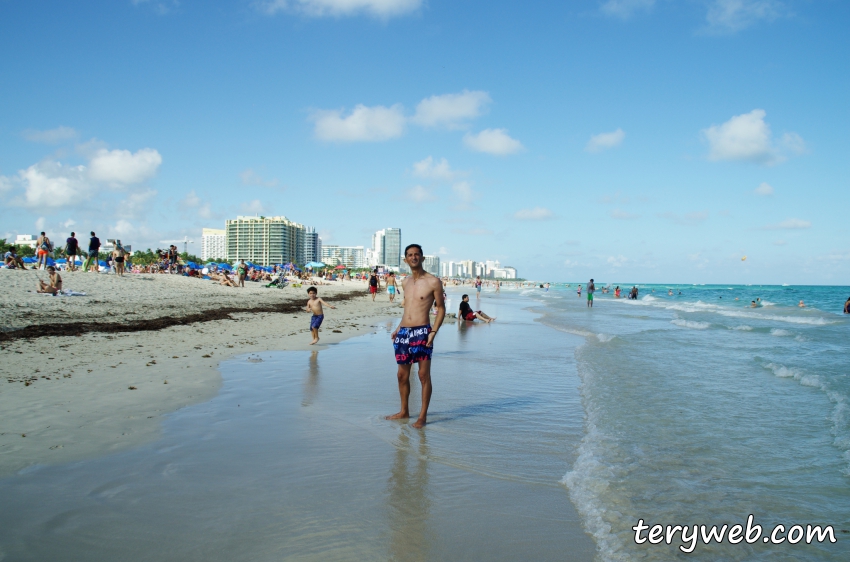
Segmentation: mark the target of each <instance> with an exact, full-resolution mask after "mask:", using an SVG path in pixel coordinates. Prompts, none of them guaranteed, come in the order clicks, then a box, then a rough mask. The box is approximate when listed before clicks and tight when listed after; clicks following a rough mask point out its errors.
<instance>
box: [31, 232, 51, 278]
mask: <svg viewBox="0 0 850 562" xmlns="http://www.w3.org/2000/svg"><path fill="white" fill-rule="evenodd" d="M38 238H39V240H41V242H39V243H38V251H37V252H36V254H37V256H38V261H37V262H36V264H35V268H36V269H46V268H47V258H48V257H50V252H52V251H53V244H52V243H51V242H50V238H48V237H47V236H45V234H44V233H43V232H42V233H41V236H39V237H38Z"/></svg>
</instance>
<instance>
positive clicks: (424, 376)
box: [407, 359, 431, 429]
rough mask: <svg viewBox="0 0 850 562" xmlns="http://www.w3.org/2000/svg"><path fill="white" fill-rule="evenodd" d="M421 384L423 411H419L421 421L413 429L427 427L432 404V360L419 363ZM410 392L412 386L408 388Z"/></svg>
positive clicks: (417, 421) (415, 423)
mask: <svg viewBox="0 0 850 562" xmlns="http://www.w3.org/2000/svg"><path fill="white" fill-rule="evenodd" d="M418 370H419V382H421V383H422V409H421V410H419V419H417V420H416V421H415V422H414V423H413V427H415V428H416V429H420V428H422V427H424V426H425V423H427V418H428V404H430V403H431V360H430V359H429V360H428V361H420V362H419V369H418ZM407 389H408V392H410V385H409V384H408V386H407Z"/></svg>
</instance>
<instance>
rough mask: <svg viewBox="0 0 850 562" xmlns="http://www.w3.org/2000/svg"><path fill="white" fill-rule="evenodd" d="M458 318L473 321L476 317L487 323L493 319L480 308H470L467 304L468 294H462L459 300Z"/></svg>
mask: <svg viewBox="0 0 850 562" xmlns="http://www.w3.org/2000/svg"><path fill="white" fill-rule="evenodd" d="M457 315H458V318H462V319H463V320H468V321H470V322H473V321H474V320H475V319H476V318H478V319H479V320H483V321H484V322H487V323H488V324H489V323H490V322H492V321H493V320H495V318H493V317H492V316H487V315H486V314H484V313H483V312H481V311H480V310H472V307H471V306H469V295H463V296H462V297H461V301H460V308H458V312H457Z"/></svg>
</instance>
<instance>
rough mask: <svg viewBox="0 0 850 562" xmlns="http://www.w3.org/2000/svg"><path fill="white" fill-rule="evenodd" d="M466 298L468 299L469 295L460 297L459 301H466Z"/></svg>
mask: <svg viewBox="0 0 850 562" xmlns="http://www.w3.org/2000/svg"><path fill="white" fill-rule="evenodd" d="M468 298H469V295H463V296H462V297H460V300H463V299H468Z"/></svg>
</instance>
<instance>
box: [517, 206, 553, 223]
mask: <svg viewBox="0 0 850 562" xmlns="http://www.w3.org/2000/svg"><path fill="white" fill-rule="evenodd" d="M553 216H554V215H553V214H552V211H550V210H549V209H546V208H545V207H534V208H533V209H521V210H519V211H517V212H516V213H514V218H515V219H518V220H522V221H542V220H548V219H551V218H552V217H553Z"/></svg>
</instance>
